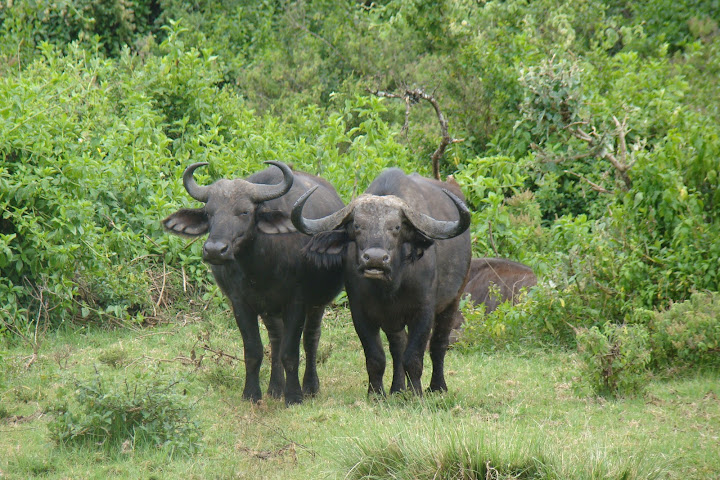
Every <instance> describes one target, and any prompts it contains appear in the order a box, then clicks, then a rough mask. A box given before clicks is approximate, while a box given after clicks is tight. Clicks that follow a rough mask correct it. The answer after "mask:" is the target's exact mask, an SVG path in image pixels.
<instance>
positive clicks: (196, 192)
mask: <svg viewBox="0 0 720 480" xmlns="http://www.w3.org/2000/svg"><path fill="white" fill-rule="evenodd" d="M205 165H208V162H198V163H193V164H192V165H190V166H189V167H187V168H186V169H185V172H183V185H184V186H185V190H187V192H188V195H190V196H191V197H192V198H194V199H195V200H197V201H198V202H203V203H205V202H207V201H208V195H209V191H208V190H209V187H204V186H200V185H198V184H197V182H196V181H195V179H194V178H193V173H194V172H195V169H196V168H198V167H202V166H205Z"/></svg>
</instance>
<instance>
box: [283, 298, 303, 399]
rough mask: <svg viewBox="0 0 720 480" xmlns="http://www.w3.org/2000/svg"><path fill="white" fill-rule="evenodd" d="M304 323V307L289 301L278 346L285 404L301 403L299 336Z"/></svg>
mask: <svg viewBox="0 0 720 480" xmlns="http://www.w3.org/2000/svg"><path fill="white" fill-rule="evenodd" d="M304 324H305V309H304V308H303V305H301V304H299V303H291V304H290V305H288V307H287V310H286V311H285V322H284V325H283V337H282V343H281V346H280V350H281V354H282V364H283V367H285V405H293V404H296V403H301V402H302V399H303V393H302V389H301V388H300V375H299V372H298V370H299V366H300V337H302V332H303V326H304Z"/></svg>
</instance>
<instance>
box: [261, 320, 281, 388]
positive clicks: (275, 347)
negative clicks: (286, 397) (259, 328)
mask: <svg viewBox="0 0 720 480" xmlns="http://www.w3.org/2000/svg"><path fill="white" fill-rule="evenodd" d="M263 320H264V321H265V327H266V328H267V331H268V337H269V338H270V365H271V366H270V384H269V385H268V395H270V396H271V397H273V398H282V396H283V390H285V370H284V369H283V364H282V359H281V358H280V348H281V344H282V335H283V321H282V317H278V316H272V317H267V318H263Z"/></svg>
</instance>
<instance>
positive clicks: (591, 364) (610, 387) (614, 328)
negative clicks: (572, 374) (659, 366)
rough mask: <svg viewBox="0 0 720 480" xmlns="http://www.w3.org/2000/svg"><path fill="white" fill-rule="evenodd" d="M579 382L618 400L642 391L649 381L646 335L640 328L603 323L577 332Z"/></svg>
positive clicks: (637, 326)
mask: <svg viewBox="0 0 720 480" xmlns="http://www.w3.org/2000/svg"><path fill="white" fill-rule="evenodd" d="M577 343H578V351H579V353H580V358H581V359H582V361H583V364H584V365H583V367H584V368H583V371H582V374H581V382H582V383H585V384H587V385H589V386H590V388H591V389H592V390H593V392H594V393H595V394H597V395H600V396H603V397H613V398H614V397H622V396H628V395H633V394H636V393H639V392H642V390H643V389H644V387H645V385H646V384H647V382H648V381H649V375H648V372H647V369H646V367H647V365H648V363H649V362H650V350H649V348H648V332H647V329H646V328H645V327H643V326H641V325H615V324H612V323H606V324H605V325H603V327H602V329H600V328H598V327H592V328H589V329H588V328H581V329H578V331H577Z"/></svg>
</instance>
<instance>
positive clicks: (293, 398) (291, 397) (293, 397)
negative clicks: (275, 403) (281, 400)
mask: <svg viewBox="0 0 720 480" xmlns="http://www.w3.org/2000/svg"><path fill="white" fill-rule="evenodd" d="M302 401H303V396H302V394H285V406H286V407H289V406H290V405H299V404H301V403H302Z"/></svg>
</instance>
